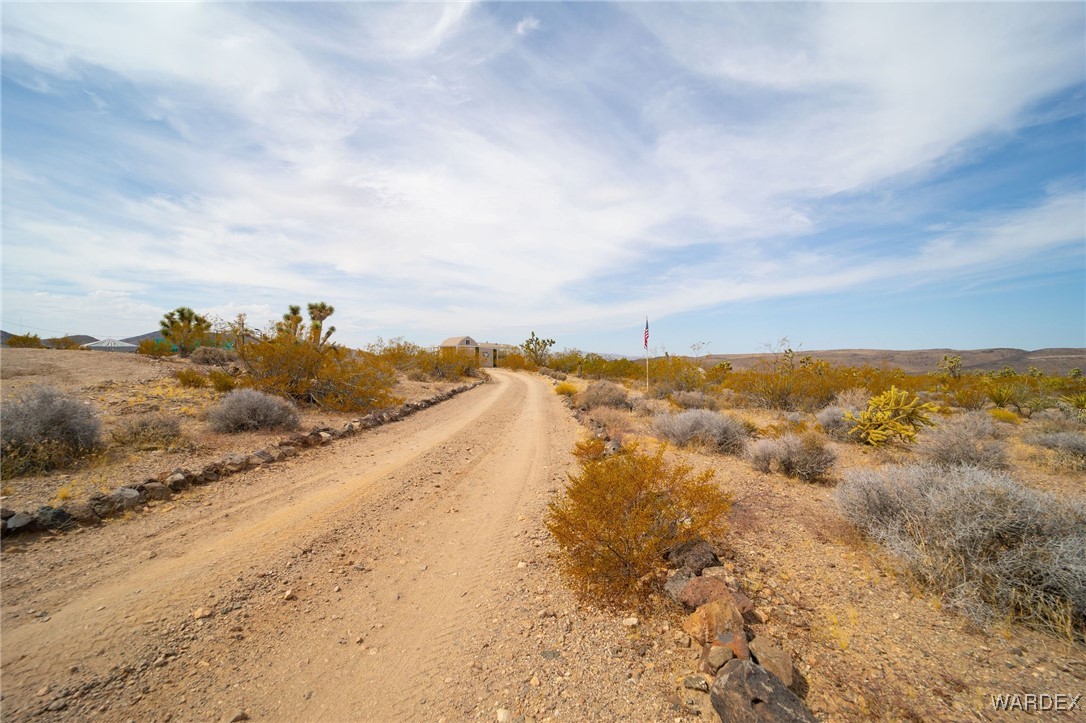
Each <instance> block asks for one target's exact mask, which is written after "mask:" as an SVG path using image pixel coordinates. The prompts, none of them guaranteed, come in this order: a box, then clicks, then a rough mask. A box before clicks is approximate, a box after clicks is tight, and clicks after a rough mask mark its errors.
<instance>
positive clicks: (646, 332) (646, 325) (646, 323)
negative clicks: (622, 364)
mask: <svg viewBox="0 0 1086 723" xmlns="http://www.w3.org/2000/svg"><path fill="white" fill-rule="evenodd" d="M645 348H646V349H648V348H649V317H647V316H646V317H645Z"/></svg>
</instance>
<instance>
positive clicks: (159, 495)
mask: <svg viewBox="0 0 1086 723" xmlns="http://www.w3.org/2000/svg"><path fill="white" fill-rule="evenodd" d="M140 489H141V490H143V494H144V495H146V496H147V499H149V500H168V499H170V496H171V494H172V493H171V492H170V488H169V487H167V486H166V485H164V484H162V483H161V482H144V483H143V484H142V485H140Z"/></svg>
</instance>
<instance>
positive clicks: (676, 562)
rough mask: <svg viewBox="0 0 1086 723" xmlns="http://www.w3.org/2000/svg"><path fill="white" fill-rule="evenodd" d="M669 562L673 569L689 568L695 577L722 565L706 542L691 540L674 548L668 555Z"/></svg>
mask: <svg viewBox="0 0 1086 723" xmlns="http://www.w3.org/2000/svg"><path fill="white" fill-rule="evenodd" d="M667 561H668V562H669V563H671V566H672V567H688V568H690V570H691V571H692V572H693V573H694V574H695V575H700V574H701V571H702V570H704V569H705V568H707V567H714V566H717V565H719V564H720V560H719V559H717V556H716V553H715V552H713V548H711V547H709V543H708V542H706V541H705V540H691V541H690V542H685V543H683V544H681V545H679V546H677V547H674V548H672V549H671V550H670V551H669V552H668V553H667Z"/></svg>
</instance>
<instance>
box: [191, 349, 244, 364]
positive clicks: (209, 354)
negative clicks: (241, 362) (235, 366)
mask: <svg viewBox="0 0 1086 723" xmlns="http://www.w3.org/2000/svg"><path fill="white" fill-rule="evenodd" d="M189 358H190V359H192V361H193V363H194V364H204V365H208V366H223V365H225V364H229V363H230V362H235V361H237V360H238V353H237V352H236V351H234V350H232V349H223V348H222V347H219V346H201V347H197V348H196V350H195V351H194V352H192V355H191V356H190V357H189Z"/></svg>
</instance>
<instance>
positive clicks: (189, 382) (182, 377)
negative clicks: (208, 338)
mask: <svg viewBox="0 0 1086 723" xmlns="http://www.w3.org/2000/svg"><path fill="white" fill-rule="evenodd" d="M201 348H203V347H201ZM174 376H175V377H177V381H178V383H180V384H181V386H183V387H189V388H191V389H200V388H201V387H206V386H207V385H208V383H209V382H208V379H207V377H205V376H204V375H203V374H201V373H200V372H198V371H196V370H195V369H188V368H185V369H178V370H177V371H176V372H174Z"/></svg>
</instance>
